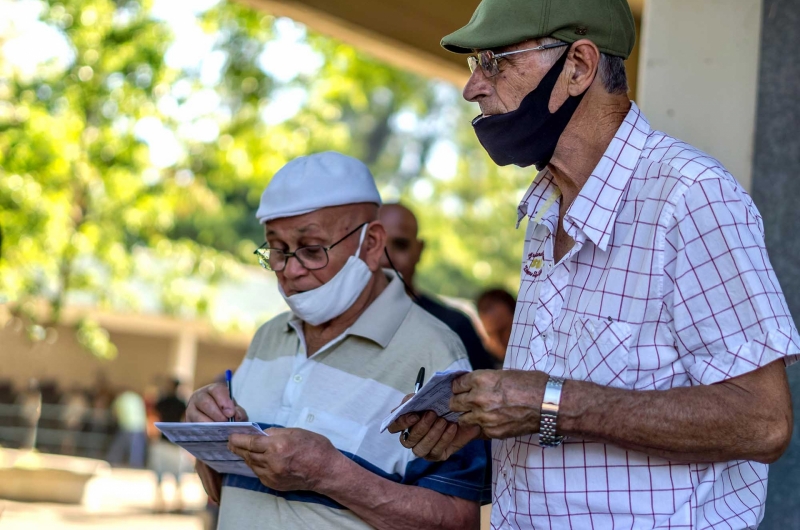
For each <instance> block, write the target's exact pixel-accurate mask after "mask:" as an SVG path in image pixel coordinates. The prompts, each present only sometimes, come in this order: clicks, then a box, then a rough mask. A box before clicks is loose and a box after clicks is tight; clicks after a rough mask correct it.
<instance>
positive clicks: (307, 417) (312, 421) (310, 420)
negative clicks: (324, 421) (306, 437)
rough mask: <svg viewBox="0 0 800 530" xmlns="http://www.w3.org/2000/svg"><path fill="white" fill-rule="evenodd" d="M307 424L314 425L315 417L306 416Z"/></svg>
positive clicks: (311, 415)
mask: <svg viewBox="0 0 800 530" xmlns="http://www.w3.org/2000/svg"><path fill="white" fill-rule="evenodd" d="M306 423H314V415H313V414H309V415H308V416H306Z"/></svg>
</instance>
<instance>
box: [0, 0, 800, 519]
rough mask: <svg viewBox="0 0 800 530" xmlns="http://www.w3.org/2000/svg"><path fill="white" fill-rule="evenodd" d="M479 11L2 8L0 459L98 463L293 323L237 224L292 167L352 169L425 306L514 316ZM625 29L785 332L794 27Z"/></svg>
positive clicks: (344, 5) (772, 18) (706, 24)
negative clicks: (417, 242)
mask: <svg viewBox="0 0 800 530" xmlns="http://www.w3.org/2000/svg"><path fill="white" fill-rule="evenodd" d="M477 3H478V2H477V0H470V1H463V0H437V1H436V2H430V1H425V0H399V1H395V2H376V1H375V0H246V1H243V2H226V1H218V0H202V1H195V2H192V3H191V5H189V3H183V2H170V1H169V0H153V1H147V0H141V1H140V0H115V1H112V0H62V1H60V2H55V1H34V0H0V446H3V447H6V448H9V447H28V446H31V445H35V446H36V448H38V449H39V450H40V451H41V452H45V453H52V454H57V453H61V454H72V455H84V456H93V457H100V458H103V457H105V456H106V451H107V450H108V449H109V446H110V444H111V441H112V439H113V436H114V432H115V429H116V427H115V425H116V424H117V419H116V418H115V417H114V414H113V413H112V406H111V404H112V403H113V400H114V398H115V396H116V395H117V394H119V393H121V392H122V391H123V390H129V391H133V392H136V393H137V394H139V395H140V396H142V398H143V400H144V402H145V404H146V405H147V406H148V407H149V408H148V410H151V409H152V405H153V403H154V401H155V400H157V396H158V394H159V387H161V386H162V385H163V384H165V382H166V381H167V380H168V379H169V378H171V377H177V378H178V379H179V380H180V382H181V385H182V388H181V392H182V395H183V396H184V397H185V396H188V393H189V392H190V391H191V390H192V389H194V388H197V387H198V386H200V385H203V384H206V383H208V382H210V381H212V380H213V379H214V378H215V377H217V376H218V375H219V374H220V373H222V372H224V370H225V369H227V368H235V367H236V366H237V365H238V363H239V361H240V359H241V357H242V356H243V354H244V351H245V350H246V348H247V344H248V342H249V339H250V337H251V335H252V333H253V331H254V330H255V328H256V327H257V326H258V325H259V324H260V323H263V322H264V321H266V320H267V319H268V318H269V317H271V316H273V315H274V314H276V313H278V312H280V311H282V310H283V305H282V302H281V301H280V299H279V298H278V297H277V296H276V290H275V286H274V279H273V278H272V277H271V276H269V275H268V274H267V273H265V272H264V271H262V270H260V269H258V268H257V267H255V266H254V265H255V262H254V261H253V260H252V257H253V256H252V255H251V253H252V250H253V249H255V248H256V247H257V246H258V245H259V244H260V243H261V242H262V241H263V235H262V234H261V233H260V231H259V230H260V228H259V226H258V225H257V223H256V222H255V220H254V218H253V212H254V211H255V208H256V205H257V203H258V197H259V195H260V193H261V191H262V190H263V188H264V186H265V185H266V184H267V181H268V178H269V176H270V175H272V174H273V173H274V172H275V171H276V170H277V169H278V168H279V167H280V166H282V165H283V164H284V163H285V162H286V161H288V160H290V159H292V158H294V157H296V156H300V155H303V154H306V153H310V152H315V151H320V150H325V149H335V150H339V151H342V152H345V153H348V154H351V155H354V156H357V157H359V158H361V159H362V160H364V161H365V162H367V163H368V164H369V165H370V167H371V169H372V170H373V172H374V174H375V176H376V179H377V181H378V183H379V186H380V190H381V193H382V195H383V196H384V198H385V199H386V200H402V201H404V202H405V203H407V204H409V205H411V206H413V207H414V209H415V211H416V213H417V215H418V217H419V221H420V228H421V235H422V237H423V238H424V239H425V240H426V241H427V247H426V253H425V256H424V258H423V261H422V263H421V264H420V267H419V269H418V274H417V276H418V283H419V284H420V286H421V287H422V288H423V289H425V290H427V291H429V292H437V293H439V294H441V295H445V296H448V297H455V298H459V299H467V300H468V299H473V298H474V297H475V296H476V295H477V294H478V293H479V292H481V291H482V290H483V289H485V288H487V287H491V286H495V285H500V286H503V287H505V288H507V289H508V290H510V291H511V292H516V287H517V282H518V276H519V268H518V259H519V253H520V249H521V244H522V237H521V233H519V232H517V231H515V230H514V228H513V225H514V221H515V213H516V205H517V201H518V200H519V196H520V193H521V191H522V190H524V189H525V188H526V187H527V185H528V183H529V182H530V180H531V179H532V177H533V175H532V173H531V172H530V171H522V170H519V169H514V168H497V167H495V166H493V165H492V164H491V162H490V161H489V159H488V157H487V156H486V155H485V154H484V152H483V150H482V149H481V148H480V146H479V145H478V143H477V141H476V140H475V138H474V135H473V134H472V131H471V130H470V128H469V127H467V126H466V124H467V123H468V120H469V119H470V118H471V117H472V116H473V115H474V114H475V113H476V112H477V111H476V109H475V108H473V107H471V106H470V105H467V104H465V103H464V102H463V101H461V98H460V94H459V92H460V87H461V85H463V83H464V82H465V81H466V79H467V75H468V70H467V68H466V61H465V60H464V57H462V56H456V55H453V54H449V53H446V52H444V51H443V50H442V49H441V48H440V47H439V45H438V42H439V39H440V38H441V37H442V36H443V35H445V34H447V33H449V32H450V31H452V30H453V29H454V28H456V27H459V26H460V25H461V24H463V23H464V21H466V20H468V19H469V17H470V16H471V14H472V11H473V10H474V7H475V6H476V5H477ZM630 4H631V8H632V10H633V12H634V15H635V18H636V22H637V27H638V29H639V37H638V42H637V47H636V49H635V51H634V54H633V55H632V57H631V58H630V60H629V61H628V62H627V69H628V73H629V77H630V85H631V98H632V99H634V100H635V101H636V102H637V104H638V105H639V106H640V107H641V108H642V109H643V111H644V112H645V114H646V115H647V116H648V118H649V119H650V120H651V125H652V126H653V127H654V128H658V129H662V130H665V131H667V132H668V133H670V134H672V135H674V136H677V137H679V138H682V139H684V140H686V141H688V142H690V143H692V144H694V145H696V146H697V147H699V148H701V149H704V150H706V151H707V152H709V153H710V154H711V155H713V156H715V157H717V158H719V159H720V160H721V161H722V163H723V164H725V165H726V166H727V168H728V169H729V170H730V171H731V172H732V173H733V174H734V175H735V176H736V177H737V178H738V179H739V180H740V182H741V183H742V184H743V185H744V186H745V188H747V189H748V190H749V191H750V193H751V194H752V195H753V197H754V199H755V201H756V204H757V205H758V207H759V208H760V210H761V213H762V215H763V217H764V222H765V227H766V236H767V244H768V248H769V250H770V257H771V259H772V261H773V265H774V267H775V270H776V273H777V274H778V276H779V279H780V281H781V284H782V286H783V288H784V291H785V294H786V297H787V300H788V302H789V304H790V307H791V309H792V311H793V313H794V314H795V315H800V273H798V272H797V268H796V266H794V265H795V263H796V262H797V258H798V254H800V239H799V238H800V236H798V233H797V231H796V230H795V227H796V226H798V221H800V219H798V213H797V209H796V208H794V198H795V197H798V196H800V195H799V194H798V192H800V189H798V188H800V181H799V180H798V179H797V178H796V175H797V174H798V173H800V135H798V134H797V133H798V127H800V98H798V97H797V96H798V88H797V87H798V86H800V56H798V54H797V53H796V52H795V50H797V49H798V46H800V30H798V27H800V25H798V22H800V4H798V2H796V1H795V0H630ZM796 372H797V370H790V371H789V373H790V379H791V382H792V386H793V390H794V400H795V404H796V405H798V406H797V409H798V410H800V375H798V374H796ZM149 419H150V422H152V420H153V418H152V415H151V417H150V418H149ZM151 434H152V433H151ZM798 459H800V440H798V437H797V436H795V438H794V441H793V444H792V447H791V449H790V450H789V452H788V453H787V454H786V456H784V458H783V459H781V460H780V461H779V462H778V463H776V464H775V465H773V466H772V470H771V474H770V486H769V487H770V491H769V497H768V498H769V501H768V510H767V517H766V519H765V523H764V525H763V526H762V528H768V529H769V528H794V527H800V507H798V504H797V503H796V502H794V500H792V499H793V496H794V495H795V493H794V492H795V491H797V489H798V488H800V473H798V470H800V461H798ZM2 462H3V460H2V459H0V464H2ZM195 486H196V485H195ZM94 491H96V489H95V490H94ZM0 502H2V501H0ZM2 509H3V508H2V506H0V528H5V527H4V526H3V525H4V522H3V518H2ZM6 519H8V517H6ZM176 524H178V523H176Z"/></svg>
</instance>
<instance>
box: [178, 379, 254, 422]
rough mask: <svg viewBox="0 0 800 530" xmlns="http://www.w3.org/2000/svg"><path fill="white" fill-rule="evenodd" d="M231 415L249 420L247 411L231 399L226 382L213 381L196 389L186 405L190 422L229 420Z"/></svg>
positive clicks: (238, 419)
mask: <svg viewBox="0 0 800 530" xmlns="http://www.w3.org/2000/svg"><path fill="white" fill-rule="evenodd" d="M230 417H233V418H234V419H235V420H236V421H247V412H245V410H244V409H243V408H242V407H240V406H238V405H236V404H235V403H234V402H233V401H231V398H230V397H229V396H228V386H227V385H226V384H225V383H212V384H210V385H208V386H204V387H203V388H201V389H199V390H196V391H195V393H194V394H192V397H190V398H189V403H188V405H187V406H186V421H189V422H209V421H228V418H230Z"/></svg>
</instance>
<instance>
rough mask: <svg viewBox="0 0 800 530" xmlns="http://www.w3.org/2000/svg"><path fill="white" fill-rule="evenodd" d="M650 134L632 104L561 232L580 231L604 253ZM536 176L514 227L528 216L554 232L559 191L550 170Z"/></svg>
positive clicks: (572, 207) (644, 119)
mask: <svg viewBox="0 0 800 530" xmlns="http://www.w3.org/2000/svg"><path fill="white" fill-rule="evenodd" d="M649 133H650V124H649V123H648V122H647V119H646V118H645V117H644V116H643V115H642V113H641V111H640V110H639V107H637V106H636V104H635V103H631V109H630V111H628V114H627V115H626V116H625V120H624V121H623V122H622V125H620V127H619V129H617V132H616V134H615V135H614V138H613V139H612V140H611V143H610V144H609V145H608V148H607V149H606V151H605V153H604V154H603V157H602V158H601V159H600V162H599V163H598V164H597V167H595V168H594V170H593V171H592V174H591V175H590V176H589V179H588V180H587V181H586V183H585V184H584V185H583V188H581V191H580V193H579V194H578V196H577V197H576V198H575V201H574V202H573V203H572V205H570V207H569V210H567V213H566V215H565V218H564V229H565V230H566V231H567V233H568V234H569V235H570V236H572V237H573V239H575V232H576V231H577V230H580V231H581V232H583V233H584V234H585V235H586V237H588V238H589V239H591V240H592V242H593V243H594V244H595V246H597V248H599V249H600V250H606V248H607V247H608V243H609V241H610V240H611V233H612V230H613V228H614V223H615V221H616V218H617V215H618V213H619V210H620V205H621V203H622V196H623V192H624V191H625V188H626V187H627V185H628V181H630V179H631V177H632V176H633V172H634V171H635V169H636V166H637V165H638V163H639V159H640V158H641V155H642V151H643V150H644V146H645V142H646V141H647V136H648V134H649ZM539 175H540V176H541V177H540V178H539ZM539 175H537V178H536V179H535V180H534V182H533V183H532V184H531V187H530V188H529V189H528V192H527V193H526V194H525V198H523V200H522V202H521V203H520V205H519V208H518V221H517V226H519V222H520V221H521V219H522V218H523V217H524V216H525V215H527V216H528V217H529V218H530V219H531V221H532V222H534V223H535V224H539V223H544V224H546V225H547V226H548V228H549V229H550V232H551V233H555V229H556V226H557V223H558V207H559V199H560V195H561V192H560V191H559V189H558V187H557V186H556V185H555V182H554V181H553V176H552V175H551V174H550V172H549V171H542V172H541V173H540V174H539Z"/></svg>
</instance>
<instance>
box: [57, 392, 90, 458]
mask: <svg viewBox="0 0 800 530" xmlns="http://www.w3.org/2000/svg"><path fill="white" fill-rule="evenodd" d="M61 407H62V408H61V418H60V419H61V428H62V429H64V431H65V433H64V438H63V439H62V440H61V453H62V454H65V455H76V454H78V440H79V438H80V435H81V431H82V430H83V424H84V422H85V421H86V418H87V416H88V414H89V400H88V399H87V398H86V392H85V391H84V390H83V389H82V388H81V387H80V386H79V385H77V384H75V385H73V386H72V388H71V389H70V390H69V391H68V392H65V393H64V395H63V396H62V397H61Z"/></svg>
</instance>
